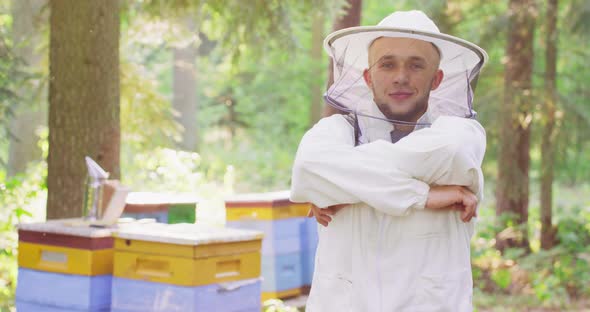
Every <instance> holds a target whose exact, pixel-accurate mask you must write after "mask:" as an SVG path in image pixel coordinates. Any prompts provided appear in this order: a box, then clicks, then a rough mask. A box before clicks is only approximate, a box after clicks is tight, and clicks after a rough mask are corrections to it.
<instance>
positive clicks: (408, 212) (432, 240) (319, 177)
mask: <svg viewBox="0 0 590 312" xmlns="http://www.w3.org/2000/svg"><path fill="white" fill-rule="evenodd" d="M325 46H326V50H328V52H329V53H331V56H332V57H333V58H334V63H335V77H336V78H335V83H334V85H333V86H332V87H331V88H330V90H329V91H328V93H327V95H326V100H327V102H329V103H331V104H333V105H335V106H337V107H339V108H341V109H343V110H344V111H347V112H350V113H351V114H349V115H348V116H344V115H333V116H331V117H328V118H324V119H322V120H321V121H320V122H318V124H316V125H315V126H314V127H313V128H312V129H311V130H310V131H308V132H307V133H306V134H305V136H304V138H303V139H302V141H301V143H300V146H299V149H298V151H297V156H296V159H295V163H294V165H293V177H292V187H291V200H292V201H294V202H311V203H312V204H314V205H315V206H316V207H319V208H315V209H314V215H315V216H316V218H317V220H318V222H320V223H321V224H322V225H324V226H325V227H320V231H319V244H318V249H317V254H316V269H315V272H314V278H313V283H312V289H311V292H310V296H309V300H308V304H307V307H306V311H310V312H323V311H355V312H357V311H358V312H364V311H471V310H472V304H471V294H472V277H471V266H470V259H469V256H470V254H469V240H470V238H471V235H472V234H473V221H472V218H473V217H474V215H475V211H476V206H477V202H478V200H479V199H481V193H482V188H483V178H482V173H481V169H480V166H481V162H482V159H483V154H484V151H485V132H484V130H483V128H482V127H481V125H479V124H478V123H477V122H476V121H475V120H473V119H468V118H464V117H470V116H472V115H473V111H472V110H471V95H472V94H471V89H470V85H469V83H470V81H471V80H472V79H473V75H476V74H477V73H478V71H479V69H480V68H481V66H482V65H483V63H484V61H485V59H486V58H487V55H486V54H485V51H483V50H481V49H480V48H479V47H477V46H475V45H473V44H470V43H468V42H465V41H462V40H460V39H458V38H454V37H451V36H448V35H443V34H440V32H439V31H438V28H437V27H436V25H434V23H433V22H432V21H431V20H430V19H428V17H426V15H424V14H423V13H422V12H418V11H410V12H396V13H393V14H392V15H390V16H388V17H387V18H385V19H384V20H383V21H382V22H381V23H379V25H377V26H375V27H367V26H365V27H353V28H349V29H345V30H341V31H337V32H335V33H333V34H331V35H329V36H328V37H327V38H326V41H325ZM359 60H365V61H364V62H366V63H362V61H361V63H360V64H359V63H358V62H359ZM439 67H440V68H439ZM351 75H352V76H351ZM354 75H359V76H360V75H362V76H361V77H362V79H357V78H358V77H357V78H354ZM358 81H361V82H362V83H363V84H362V85H360V84H358ZM367 89H368V90H367ZM365 94H369V98H365ZM451 116H460V117H451ZM429 124H432V125H431V126H430V127H427V126H428V125H429ZM392 142H394V143H395V144H392ZM474 193H475V194H477V195H475V194H474Z"/></svg>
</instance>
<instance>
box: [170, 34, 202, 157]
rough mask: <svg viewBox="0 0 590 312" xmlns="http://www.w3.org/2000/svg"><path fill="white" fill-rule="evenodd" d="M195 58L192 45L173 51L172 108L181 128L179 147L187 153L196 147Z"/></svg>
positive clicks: (194, 49) (195, 51)
mask: <svg viewBox="0 0 590 312" xmlns="http://www.w3.org/2000/svg"><path fill="white" fill-rule="evenodd" d="M196 57H197V49H196V48H195V47H194V46H193V45H188V46H186V47H183V48H175V49H174V82H173V85H174V87H173V89H174V90H173V91H174V94H173V100H172V106H173V107H174V109H175V110H176V111H177V112H178V113H179V116H178V117H177V121H178V122H179V123H180V124H181V125H182V128H183V132H182V141H181V142H180V144H179V145H180V146H179V147H180V148H182V149H184V150H187V151H196V150H197V145H198V144H197V143H198V139H197V138H198V136H197V110H198V109H197V79H196V67H195V59H196Z"/></svg>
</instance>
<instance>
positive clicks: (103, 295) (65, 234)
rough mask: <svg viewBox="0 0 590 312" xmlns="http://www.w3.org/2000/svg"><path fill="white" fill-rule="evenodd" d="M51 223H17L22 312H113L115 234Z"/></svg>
mask: <svg viewBox="0 0 590 312" xmlns="http://www.w3.org/2000/svg"><path fill="white" fill-rule="evenodd" d="M80 224H81V221H80V220H75V219H70V220H53V221H48V222H44V223H33V224H21V225H19V230H18V232H19V245H18V265H19V269H18V283H17V289H16V307H17V310H18V311H19V312H28V311H34V312H54V311H55V312H57V311H93V312H94V311H109V307H110V303H111V278H112V276H111V274H112V269H113V265H112V261H113V238H112V237H111V231H110V230H106V229H98V228H92V227H88V226H83V225H80Z"/></svg>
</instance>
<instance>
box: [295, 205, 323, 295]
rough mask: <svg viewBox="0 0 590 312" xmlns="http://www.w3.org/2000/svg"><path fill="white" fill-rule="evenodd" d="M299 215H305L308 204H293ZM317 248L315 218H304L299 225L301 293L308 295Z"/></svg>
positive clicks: (308, 207) (316, 224)
mask: <svg viewBox="0 0 590 312" xmlns="http://www.w3.org/2000/svg"><path fill="white" fill-rule="evenodd" d="M295 207H297V209H298V210H299V213H300V214H305V215H307V213H308V211H309V209H310V205H309V204H295ZM317 246H318V223H317V222H316V220H315V218H305V220H304V222H303V223H302V224H301V261H302V265H301V269H302V274H303V275H302V284H303V287H302V291H303V293H305V294H307V293H309V290H310V287H311V281H312V279H313V269H314V264H315V252H316V249H317Z"/></svg>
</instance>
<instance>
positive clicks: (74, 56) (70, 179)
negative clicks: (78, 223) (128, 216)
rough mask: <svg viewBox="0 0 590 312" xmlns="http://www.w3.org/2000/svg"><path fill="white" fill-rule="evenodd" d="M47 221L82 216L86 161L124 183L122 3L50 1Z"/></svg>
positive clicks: (80, 0)
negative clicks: (121, 152) (121, 177)
mask: <svg viewBox="0 0 590 312" xmlns="http://www.w3.org/2000/svg"><path fill="white" fill-rule="evenodd" d="M50 10H51V17H50V27H51V34H50V48H49V62H50V65H49V75H50V81H49V155H48V160H47V163H48V164H47V165H48V177H47V190H48V198H47V218H48V219H55V218H62V217H75V216H80V215H81V207H82V201H83V194H84V191H83V190H84V182H85V178H86V174H87V169H86V167H85V165H84V156H86V155H87V156H90V157H91V158H93V159H94V160H96V161H97V162H98V163H99V164H100V165H101V166H102V167H103V168H105V170H107V171H108V172H110V173H111V177H113V178H118V177H119V148H120V130H119V129H120V125H119V1H118V0H101V1H94V0H52V1H50Z"/></svg>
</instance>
